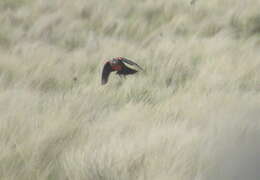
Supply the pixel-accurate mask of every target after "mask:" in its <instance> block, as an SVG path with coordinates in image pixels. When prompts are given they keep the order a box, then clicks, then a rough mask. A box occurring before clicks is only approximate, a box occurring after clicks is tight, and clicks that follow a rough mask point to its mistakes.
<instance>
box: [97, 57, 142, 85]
mask: <svg viewBox="0 0 260 180" xmlns="http://www.w3.org/2000/svg"><path fill="white" fill-rule="evenodd" d="M124 63H127V64H129V65H132V66H136V67H138V68H139V69H140V70H142V71H143V68H142V67H140V66H139V65H138V64H136V63H135V62H133V61H132V60H129V59H127V58H124V57H115V58H112V59H111V60H108V61H106V63H105V64H104V66H103V70H102V77H101V84H102V85H105V84H106V83H107V82H108V78H109V75H110V73H111V72H113V71H116V74H117V75H119V76H120V77H122V76H123V77H125V76H126V75H130V74H135V73H137V72H138V71H137V70H135V69H132V68H130V67H128V66H126V65H125V64H124Z"/></svg>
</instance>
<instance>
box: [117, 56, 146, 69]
mask: <svg viewBox="0 0 260 180" xmlns="http://www.w3.org/2000/svg"><path fill="white" fill-rule="evenodd" d="M121 61H122V62H125V63H127V64H130V65H134V66H136V67H138V68H139V69H141V70H142V71H143V68H141V66H139V65H138V64H136V63H135V62H133V61H131V60H129V59H126V58H124V59H122V60H121Z"/></svg>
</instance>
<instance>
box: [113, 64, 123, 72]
mask: <svg viewBox="0 0 260 180" xmlns="http://www.w3.org/2000/svg"><path fill="white" fill-rule="evenodd" d="M112 69H113V70H116V71H120V70H121V69H122V66H121V65H113V66H112Z"/></svg>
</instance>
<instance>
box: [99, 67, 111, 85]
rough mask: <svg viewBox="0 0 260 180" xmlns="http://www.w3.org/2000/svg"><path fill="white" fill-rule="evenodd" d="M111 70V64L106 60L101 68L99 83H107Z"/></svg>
mask: <svg viewBox="0 0 260 180" xmlns="http://www.w3.org/2000/svg"><path fill="white" fill-rule="evenodd" d="M111 72H112V67H111V65H110V64H109V62H107V63H106V64H105V65H104V67H103V70H102V78H101V84H106V83H107V81H108V77H109V74H110V73H111Z"/></svg>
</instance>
